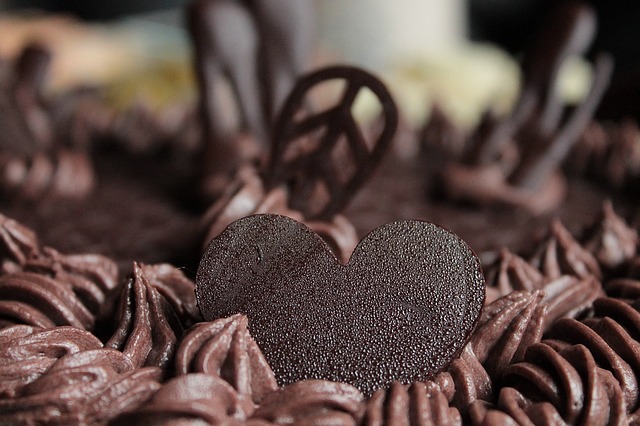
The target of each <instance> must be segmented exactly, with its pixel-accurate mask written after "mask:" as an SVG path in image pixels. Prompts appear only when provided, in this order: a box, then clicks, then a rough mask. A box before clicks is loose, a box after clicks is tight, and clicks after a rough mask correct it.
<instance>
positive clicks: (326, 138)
mask: <svg viewBox="0 0 640 426" xmlns="http://www.w3.org/2000/svg"><path fill="white" fill-rule="evenodd" d="M336 80H337V81H344V83H345V86H344V89H343V91H342V93H341V95H340V98H339V100H338V101H337V102H336V105H335V106H332V107H329V108H328V109H326V110H324V111H323V112H321V113H317V114H313V113H308V112H306V111H305V106H306V105H307V103H309V102H310V99H308V98H309V96H310V92H311V89H313V88H315V87H317V86H319V85H321V84H323V83H326V82H328V81H336ZM364 89H369V90H370V91H371V92H372V93H373V95H374V96H375V97H376V98H377V100H378V102H379V104H380V106H381V108H382V117H383V120H382V122H383V124H382V128H381V130H380V132H379V134H378V135H377V136H375V135H374V136H373V137H371V139H372V140H368V139H369V137H370V136H371V135H366V133H365V132H364V131H363V129H362V128H361V126H360V124H359V123H358V122H357V120H356V118H355V117H354V115H353V112H352V108H353V103H354V101H355V99H356V97H357V96H358V94H359V93H360V91H362V90H364ZM397 127H398V110H397V107H396V105H395V103H394V101H393V98H392V97H391V95H390V94H389V92H388V91H387V88H386V87H385V86H384V84H383V83H382V82H380V81H379V80H378V79H377V78H375V77H374V76H372V75H371V74H369V73H367V72H366V71H364V70H361V69H358V68H354V67H347V66H336V67H328V68H323V69H320V70H317V71H314V72H312V73H310V74H307V75H306V76H303V77H302V78H300V80H298V83H297V84H296V86H295V87H294V88H293V90H292V92H291V94H290V95H289V97H288V98H287V100H286V102H285V104H284V106H283V108H282V111H281V112H280V115H279V117H278V121H277V122H276V126H275V130H274V137H273V150H272V152H271V160H270V164H269V171H268V176H267V184H268V187H269V188H274V187H277V186H280V185H283V184H284V185H286V186H287V187H288V188H289V190H290V191H291V196H290V203H291V204H290V206H291V207H292V208H293V209H295V210H299V211H301V212H302V213H303V215H304V217H305V218H307V219H323V220H327V219H329V218H331V217H332V216H333V215H335V214H336V213H337V212H339V211H340V210H341V209H342V208H344V206H345V205H346V203H347V202H348V201H349V200H350V198H351V197H352V195H353V193H354V192H355V191H357V190H358V189H359V188H360V186H361V185H362V184H363V183H364V182H365V181H366V179H367V178H368V177H369V176H370V175H371V173H373V171H374V170H375V167H376V166H377V164H378V163H379V161H380V160H381V158H382V155H383V154H384V152H385V150H386V149H387V147H388V146H389V145H390V143H391V140H392V138H393V136H394V134H395V132H396V129H397ZM318 134H319V135H318Z"/></svg>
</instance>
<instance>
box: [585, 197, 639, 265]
mask: <svg viewBox="0 0 640 426" xmlns="http://www.w3.org/2000/svg"><path fill="white" fill-rule="evenodd" d="M639 242H640V240H639V239H638V231H636V230H635V229H633V228H632V227H631V226H630V225H629V224H628V223H627V222H626V221H625V220H624V219H623V218H622V217H621V216H619V215H618V214H616V212H615V211H614V209H613V204H612V203H611V201H610V200H608V201H605V202H604V203H603V206H602V211H601V213H600V216H599V217H598V218H597V219H596V221H595V223H594V224H593V226H592V227H591V228H590V229H587V230H586V231H585V233H584V235H583V237H582V245H583V247H584V248H585V249H586V250H588V251H589V252H591V253H592V254H593V256H594V257H595V258H596V259H597V261H598V263H599V264H600V266H601V267H602V268H603V269H605V270H607V271H619V270H621V269H625V268H626V267H628V265H629V263H630V262H631V260H632V259H633V258H634V257H635V255H636V252H637V249H638V243H639Z"/></svg>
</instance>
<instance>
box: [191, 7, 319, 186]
mask: <svg viewBox="0 0 640 426" xmlns="http://www.w3.org/2000/svg"><path fill="white" fill-rule="evenodd" d="M314 16H315V14H314V10H313V5H312V3H311V2H306V1H304V2H288V1H287V0H266V1H265V0H249V1H246V2H238V1H233V0H216V1H212V0H196V1H193V2H192V3H191V5H190V6H189V9H188V26H189V30H190V33H191V38H192V41H193V44H194V47H195V69H196V73H197V78H198V82H199V86H200V87H201V99H200V106H201V114H202V118H203V121H204V125H205V137H206V141H205V146H204V155H203V162H204V164H203V174H204V176H203V177H204V179H205V183H204V186H205V187H206V189H205V190H206V191H209V192H211V193H212V195H218V194H219V193H220V192H221V191H222V190H223V189H224V186H225V185H226V182H225V180H226V179H228V178H230V177H232V176H233V174H234V172H235V170H236V169H237V168H238V166H240V165H242V164H243V163H246V162H252V161H256V160H257V161H260V160H262V156H263V154H264V152H265V150H266V147H267V143H268V139H269V136H270V132H271V127H272V124H273V123H272V121H273V120H272V119H273V116H274V115H275V111H276V110H277V109H279V108H280V104H281V103H282V100H283V99H284V97H285V96H286V94H287V93H288V92H289V90H290V89H291V87H292V86H293V84H294V81H295V79H296V78H297V77H298V75H299V74H300V73H301V72H302V71H303V70H304V68H306V67H307V65H308V62H309V59H310V54H311V52H312V51H313V49H312V46H311V45H312V41H313V32H314V31H313V27H314V25H313V21H314ZM225 84H228V85H229V86H230V87H231V92H232V94H231V96H225V95H226V94H227V93H225V91H224V86H225ZM234 107H235V108H236V112H235V116H233V115H234V114H233V113H231V114H230V111H232V110H233V108H234ZM243 133H245V134H249V135H250V138H245V137H243V136H242V134H243ZM245 142H248V143H245ZM212 179H213V181H212ZM207 180H208V182H207Z"/></svg>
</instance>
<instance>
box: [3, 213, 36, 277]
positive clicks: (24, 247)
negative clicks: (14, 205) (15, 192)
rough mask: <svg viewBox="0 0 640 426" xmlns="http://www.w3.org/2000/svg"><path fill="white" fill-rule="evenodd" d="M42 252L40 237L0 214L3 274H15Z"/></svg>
mask: <svg viewBox="0 0 640 426" xmlns="http://www.w3.org/2000/svg"><path fill="white" fill-rule="evenodd" d="M39 251H40V243H39V242H38V237H37V235H36V234H35V232H33V231H32V230H31V229H29V228H27V227H26V226H24V225H22V224H21V223H18V222H16V221H15V220H13V219H10V218H8V217H6V216H4V215H2V214H0V259H1V262H2V272H3V273H7V272H15V271H18V270H20V269H22V267H23V266H24V264H25V263H26V262H27V260H28V259H29V258H31V257H32V256H35V255H36V254H37V253H38V252H39Z"/></svg>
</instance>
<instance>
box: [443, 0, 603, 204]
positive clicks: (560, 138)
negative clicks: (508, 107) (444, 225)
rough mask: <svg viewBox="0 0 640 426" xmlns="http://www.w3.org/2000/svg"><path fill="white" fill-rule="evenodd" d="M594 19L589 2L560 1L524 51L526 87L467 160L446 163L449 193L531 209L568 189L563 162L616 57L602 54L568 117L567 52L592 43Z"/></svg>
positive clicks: (558, 198)
mask: <svg viewBox="0 0 640 426" xmlns="http://www.w3.org/2000/svg"><path fill="white" fill-rule="evenodd" d="M595 27H596V18H595V12H594V10H593V9H592V8H591V7H589V6H588V5H586V4H583V3H578V2H563V3H562V4H561V5H560V6H559V7H558V8H557V10H556V11H555V13H554V14H552V20H551V22H549V23H548V25H546V26H545V29H544V30H543V31H542V32H541V34H539V39H538V40H537V42H536V43H535V44H534V45H533V46H532V47H531V49H530V50H529V51H528V52H527V54H526V55H525V59H524V62H523V65H522V70H523V81H522V89H521V92H520V96H519V98H518V100H517V102H516V105H515V106H514V108H513V110H512V112H511V114H510V115H509V116H508V117H506V118H505V119H502V120H500V121H498V122H497V124H496V125H495V126H493V128H492V129H491V130H490V131H488V132H487V134H478V135H476V137H475V138H474V139H475V143H474V144H473V145H472V146H471V147H470V148H469V149H468V150H467V153H466V159H465V160H466V163H456V162H454V163H452V164H451V165H450V167H448V168H447V169H445V170H444V171H443V175H442V176H443V181H444V185H445V188H446V190H447V193H448V194H449V195H450V196H452V197H454V198H458V199H467V200H473V201H476V202H479V203H498V204H507V205H515V206H521V207H524V208H526V209H528V210H529V211H530V212H531V213H533V214H544V213H547V212H550V211H552V210H554V209H555V208H557V207H558V206H559V204H560V203H561V202H562V200H563V199H564V197H565V192H566V188H565V186H566V185H565V179H564V177H563V176H562V173H561V170H560V168H561V165H562V162H563V161H564V160H565V158H566V157H567V155H568V153H569V151H570V149H571V147H572V146H573V145H574V144H575V142H576V140H577V139H578V137H579V135H580V134H581V133H582V132H583V130H584V128H585V127H586V126H587V124H588V123H589V122H590V120H591V117H592V116H593V113H594V111H595V109H596V107H597V105H598V103H599V102H600V99H601V97H602V95H603V94H604V91H605V89H606V87H607V85H608V81H609V77H610V75H611V70H612V60H611V58H609V56H607V55H604V54H601V55H600V56H598V57H597V59H596V61H595V64H594V79H593V82H592V86H591V90H590V92H589V93H588V95H587V96H586V97H585V99H583V100H582V101H581V103H580V104H579V105H578V106H577V107H576V108H575V109H574V110H573V111H572V112H571V113H570V114H569V117H568V118H567V119H566V120H563V115H564V111H563V110H564V106H563V105H562V102H561V100H560V99H559V96H558V94H557V93H556V92H555V88H554V85H555V81H556V80H557V76H558V72H559V69H560V66H561V65H562V64H563V62H564V61H565V60H566V58H568V57H569V56H572V55H577V54H583V53H584V52H585V51H586V50H587V48H588V47H589V44H590V43H591V40H592V38H593V35H594V33H595Z"/></svg>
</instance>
